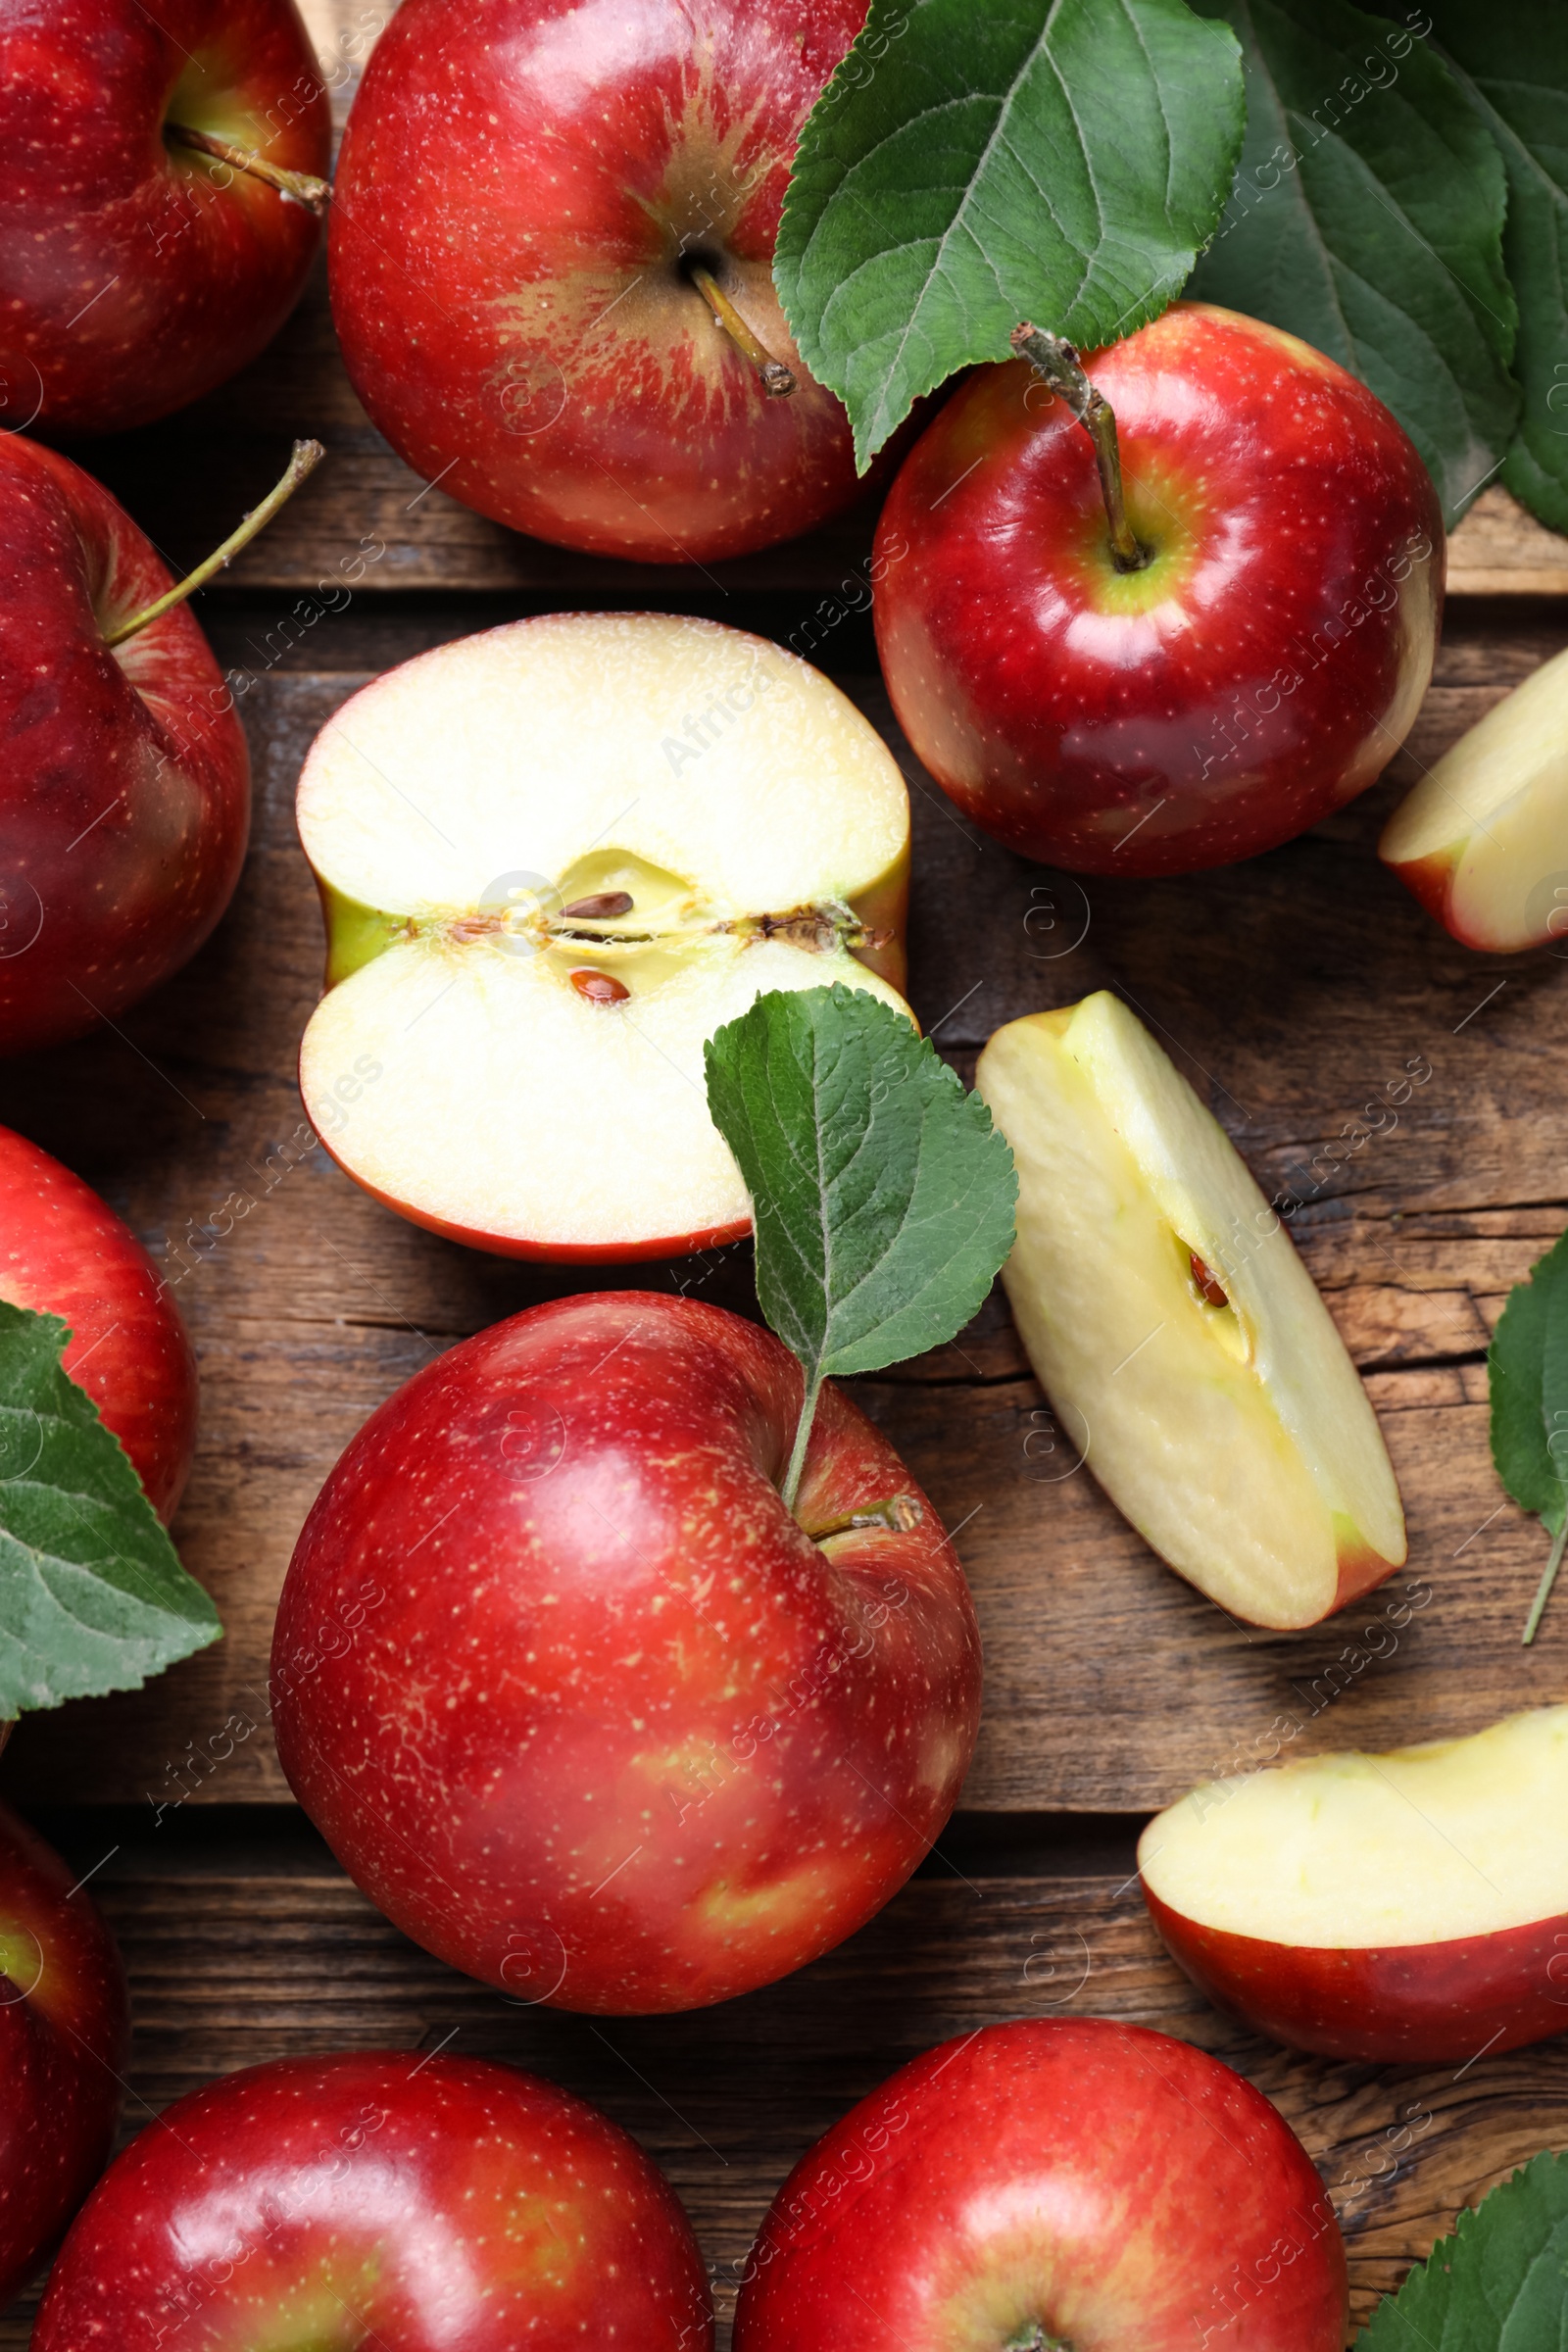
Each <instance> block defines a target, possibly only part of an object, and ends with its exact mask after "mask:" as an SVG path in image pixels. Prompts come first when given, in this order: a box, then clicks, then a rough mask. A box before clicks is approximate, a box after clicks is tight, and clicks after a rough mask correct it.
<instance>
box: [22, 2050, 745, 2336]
mask: <svg viewBox="0 0 1568 2352" xmlns="http://www.w3.org/2000/svg"><path fill="white" fill-rule="evenodd" d="M712 2340H713V2332H712V2318H711V2306H710V2301H709V2293H708V2281H707V2278H706V2276H705V2274H704V2270H703V2263H702V2258H701V2256H700V2255H699V2253H698V2251H697V2246H696V2242H695V2240H694V2239H693V2237H692V2233H691V2227H690V2224H689V2223H688V2222H687V2220H686V2217H685V2215H684V2213H683V2212H682V2211H681V2209H680V2206H679V2204H678V2202H677V2201H676V2198H675V2195H674V2192H673V2190H672V2189H671V2188H670V2187H669V2186H668V2184H667V2183H666V2182H665V2180H663V2179H662V2176H661V2175H660V2174H659V2173H658V2172H657V2171H656V2170H655V2168H654V2167H653V2165H652V2164H650V2162H649V2161H648V2159H647V2157H646V2156H645V2155H644V2154H643V2153H642V2150H641V2149H640V2148H639V2147H638V2146H637V2143H636V2142H635V2140H633V2139H632V2138H630V2137H629V2135H628V2134H627V2133H626V2132H624V2131H621V2130H620V2129H619V2128H618V2126H616V2125H614V2124H612V2123H611V2122H610V2121H609V2120H608V2118H606V2117H605V2116H603V2115H600V2114H599V2113H598V2111H597V2110H596V2109H595V2108H592V2107H590V2106H588V2105H587V2104H586V2103H585V2102H584V2101H583V2100H581V2099H577V2098H573V2097H572V2096H571V2095H570V2094H569V2092H567V2091H564V2090H559V2089H557V2087H556V2086H555V2084H554V2083H551V2082H541V2081H540V2080H539V2078H538V2077H537V2076H534V2075H524V2074H520V2073H518V2072H516V2071H515V2070H514V2069H513V2068H511V2067H506V2066H493V2065H490V2064H488V2063H487V2062H486V2061H485V2060H483V2059H472V2058H469V2059H465V2058H455V2057H421V2056H420V2055H419V2054H418V2052H417V2051H415V2050H400V2051H387V2050H377V2051H366V2052H358V2053H355V2054H354V2055H352V2056H341V2057H326V2058H285V2059H281V2060H279V2061H277V2062H276V2063H274V2064H273V2065H270V2066H255V2067H250V2068H248V2069H247V2070H246V2071H245V2072H244V2073H243V2074H238V2075H230V2076H228V2077H227V2078H226V2079H225V2080H223V2081H221V2082H209V2083H208V2084H207V2085H206V2086H205V2088H203V2089H201V2090H197V2091H192V2092H191V2093H190V2095H189V2096H188V2097H187V2098H183V2099H177V2100H176V2101H175V2102H174V2104H173V2106H172V2107H171V2108H169V2109H168V2110H166V2112H165V2113H164V2115H163V2116H162V2117H160V2118H159V2120H158V2121H157V2122H156V2123H153V2124H149V2125H148V2127H147V2129H146V2130H145V2131H143V2132H142V2133H141V2134H140V2135H139V2137H138V2138H136V2139H134V2140H133V2141H132V2142H131V2144H130V2146H129V2147H128V2148H127V2149H126V2150H125V2152H124V2154H123V2156H122V2157H121V2158H120V2160H119V2162H118V2163H117V2164H116V2165H115V2166H114V2167H113V2169H112V2170H111V2172H110V2173H109V2174H108V2176H107V2178H106V2179H105V2180H103V2181H102V2182H101V2184H100V2186H99V2188H98V2190H97V2192H96V2194H95V2195H94V2196H93V2197H92V2198H91V2200H90V2201H89V2203H88V2204H87V2206H86V2208H85V2210H84V2211H83V2213H82V2214H81V2216H80V2219H79V2220H78V2221H77V2223H76V2226H75V2228H74V2229H73V2230H72V2232H71V2235H70V2236H69V2238H68V2239H67V2240H66V2244H65V2247H64V2249H63V2250H62V2252H61V2256H60V2259H59V2261H58V2262H57V2263H56V2265H55V2267H54V2270H53V2272H52V2274H51V2276H50V2279H49V2285H48V2289H47V2291H46V2293H45V2295H44V2299H43V2303H42V2305H41V2307H40V2309H39V2313H38V2320H37V2325H36V2327H35V2328H34V2330H33V2336H32V2347H33V2352H89V2348H90V2352H107V2347H109V2346H110V2345H113V2346H114V2348H115V2352H156V2348H157V2347H159V2346H163V2347H165V2348H166V2352H167V2347H168V2346H169V2345H171V2344H176V2345H178V2346H180V2347H181V2352H238V2348H239V2347H240V2346H247V2347H250V2346H254V2347H256V2348H257V2352H260V2348H261V2347H262V2346H264V2345H265V2346H271V2347H276V2348H278V2352H281V2347H283V2346H287V2345H294V2346H300V2347H304V2346H307V2345H308V2346H311V2347H313V2348H314V2347H317V2346H319V2347H321V2348H322V2352H325V2347H327V2346H341V2347H343V2352H347V2347H349V2346H350V2345H364V2346H366V2347H385V2352H394V2348H395V2352H520V2348H521V2347H522V2346H523V2345H527V2346H528V2348H529V2352H580V2348H581V2347H584V2346H588V2345H612V2344H613V2345H616V2346H619V2345H624V2346H625V2347H626V2352H709V2347H711V2343H712Z"/></svg>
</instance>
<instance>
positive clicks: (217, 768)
mask: <svg viewBox="0 0 1568 2352" xmlns="http://www.w3.org/2000/svg"><path fill="white" fill-rule="evenodd" d="M171 584H172V583H171V575H170V573H169V572H168V571H167V570H166V569H165V567H164V565H163V564H162V563H161V562H160V561H159V559H158V557H157V556H156V555H155V554H154V552H153V550H152V548H151V547H150V546H149V544H148V542H147V540H146V539H145V538H144V537H143V536H142V533H141V532H140V531H139V530H138V529H137V528H136V525H135V524H134V523H133V522H132V521H131V519H130V516H129V515H127V514H126V513H125V512H124V510H123V507H121V506H120V505H119V504H118V503H117V502H116V501H115V500H114V499H113V498H111V497H110V495H109V493H108V491H107V490H105V489H104V488H103V487H102V485H101V484H100V483H98V482H95V481H94V480H93V479H92V476H91V475H90V474H87V473H83V472H82V470H81V468H80V467H79V466H73V464H72V463H71V461H70V460H69V459H68V458H63V457H60V456H59V455H57V453H56V452H55V451H53V450H49V449H44V448H42V447H40V446H39V445H38V444H37V443H36V442H31V441H26V440H24V439H23V438H22V437H21V436H20V435H17V434H12V435H8V436H0V740H3V741H4V743H5V747H6V751H5V761H4V765H3V767H0V1053H11V1054H15V1053H21V1052H23V1051H25V1050H26V1049H28V1048H31V1047H35V1046H51V1045H57V1044H59V1043H60V1042H61V1041H62V1040H64V1039H66V1038H71V1037H77V1036H80V1035H81V1034H83V1033H84V1032H85V1031H86V1030H88V1029H91V1028H92V1027H94V1025H95V1024H96V1023H97V1022H98V1021H99V1020H100V1019H101V1018H104V1017H107V1018H109V1019H111V1020H113V1019H116V1018H117V1017H118V1016H119V1015H120V1014H121V1013H122V1012H123V1011H124V1009H125V1007H126V1006H127V1005H132V1004H134V1003H135V1001H136V999H137V998H138V997H142V996H145V995H146V993H147V991H148V990H149V989H150V988H154V987H156V986H157V984H158V982H159V981H160V980H165V979H167V978H168V977H169V975H170V973H171V972H173V971H177V970H178V968H179V966H180V965H181V964H182V963H184V962H185V961H186V960H187V959H188V957H190V956H193V955H194V954H195V952H196V950H197V949H198V948H199V947H200V946H201V944H202V942H203V940H204V939H206V937H207V935H208V933H209V932H210V931H211V930H212V928H213V926H214V924H215V923H216V922H217V921H218V918H219V916H220V915H221V913H222V911H223V909H224V907H226V906H227V904H228V901H229V898H230V897H231V895H232V893H233V889H234V885H235V883H236V882H237V881H238V879H239V872H240V866H241V864H242V862H243V860H244V856H245V841H246V835H247V832H248V829H249V824H250V764H249V760H248V756H247V754H246V749H245V736H244V732H243V730H242V729H241V726H240V723H239V720H238V718H237V716H236V715H235V711H234V696H233V693H232V690H231V689H230V688H229V687H228V686H227V685H226V684H225V683H224V680H223V676H222V672H221V670H220V669H219V666H218V664H217V662H215V661H214V659H213V657H212V654H211V652H210V651H209V649H208V645H207V640H206V638H205V637H204V636H203V635H202V632H201V630H200V628H199V627H198V626H197V624H196V622H195V620H194V619H193V618H192V616H191V613H190V612H189V610H188V608H187V607H185V606H183V605H181V606H177V607H175V608H174V610H172V612H169V613H164V614H163V615H162V617H161V618H159V619H157V620H153V621H149V622H148V623H147V625H146V626H145V627H144V628H141V629H139V630H138V631H137V632H136V634H135V635H133V636H130V637H128V638H126V639H125V641H124V643H123V644H122V645H119V646H116V647H113V648H111V647H110V646H109V645H108V644H106V642H105V639H106V637H107V636H108V635H110V634H112V633H113V631H114V630H115V628H116V627H117V625H119V624H120V623H122V622H124V621H126V620H130V619H132V618H133V617H134V616H135V615H136V614H137V613H141V612H142V611H144V610H145V609H146V608H147V607H148V606H149V605H151V604H152V603H153V602H154V601H155V599H157V598H159V597H160V596H162V595H163V594H164V592H165V591H166V590H167V589H168V588H169V587H170V586H171Z"/></svg>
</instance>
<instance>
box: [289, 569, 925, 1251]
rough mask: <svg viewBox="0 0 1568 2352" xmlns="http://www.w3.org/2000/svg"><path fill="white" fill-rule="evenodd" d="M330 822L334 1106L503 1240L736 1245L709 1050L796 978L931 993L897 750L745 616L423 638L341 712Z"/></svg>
mask: <svg viewBox="0 0 1568 2352" xmlns="http://www.w3.org/2000/svg"><path fill="white" fill-rule="evenodd" d="M299 828H300V838H301V840H302V841H303V843H304V845H305V852H306V855H307V857H308V858H309V859H310V861H311V864H312V866H313V867H314V868H315V871H316V876H317V880H318V883H319V887H320V892H321V900H322V905H323V907H324V909H325V913H326V925H327V939H328V956H327V973H326V981H327V993H326V995H325V996H324V997H323V998H322V1000H321V1003H320V1004H319V1005H318V1007H317V1009H316V1011H315V1013H314V1014H313V1016H312V1018H311V1022H310V1026H309V1027H308V1029H307V1030H306V1032H305V1040H304V1044H303V1046H302V1048H301V1053H300V1087H301V1091H302V1093H303V1095H304V1098H305V1104H306V1108H307V1110H308V1111H309V1112H310V1115H311V1119H312V1121H313V1123H314V1124H315V1126H316V1128H317V1130H318V1132H319V1135H320V1137H321V1140H322V1142H323V1143H324V1144H325V1145H326V1147H327V1149H328V1151H329V1152H331V1153H332V1155H333V1157H334V1158H335V1159H336V1160H337V1161H338V1162H339V1164H340V1165H341V1166H342V1167H343V1168H345V1169H346V1170H347V1172H348V1173H349V1175H351V1176H352V1177H354V1178H355V1179H356V1181H357V1182H358V1183H360V1184H362V1185H364V1186H365V1187H366V1189H367V1191H368V1192H370V1193H373V1194H374V1195H375V1196H376V1198H377V1199H378V1200H380V1201H384V1202H385V1203H386V1204H387V1205H388V1206H389V1207H391V1208H394V1209H397V1210H398V1211H399V1212H400V1213H401V1214H402V1215H404V1216H406V1217H410V1218H412V1219H413V1220H414V1222H415V1223H416V1224H419V1225H426V1226H429V1227H431V1228H433V1229H434V1230H435V1231H436V1232H438V1233H443V1234H446V1235H448V1236H449V1237H451V1238H452V1239H454V1240H457V1241H463V1242H469V1243H472V1244H474V1245H475V1246H476V1247H478V1248H479V1249H482V1250H495V1251H498V1252H500V1253H501V1254H503V1255H510V1256H519V1257H545V1258H564V1259H577V1260H582V1259H613V1258H635V1257H651V1256H663V1255H667V1254H669V1253H670V1252H672V1251H677V1250H694V1249H699V1248H704V1247H707V1246H709V1245H711V1244H714V1243H718V1242H723V1241H732V1240H734V1239H735V1238H737V1237H738V1236H739V1235H741V1234H743V1233H745V1232H746V1231H747V1230H748V1228H749V1224H750V1212H749V1207H748V1202H747V1196H746V1188H745V1186H744V1185H743V1184H742V1182H741V1177H740V1171H739V1169H738V1168H737V1167H736V1165H735V1162H734V1159H733V1158H732V1156H731V1154H730V1152H729V1149H728V1147H727V1146H726V1145H725V1143H724V1142H723V1141H722V1139H721V1137H720V1136H719V1134H718V1132H717V1130H716V1129H715V1128H714V1126H713V1124H712V1121H711V1118H710V1117H709V1113H708V1099H707V1094H706V1091H705V1085H704V1074H703V1045H704V1042H705V1040H706V1039H707V1038H708V1037H710V1036H711V1033H712V1032H713V1030H715V1029H716V1028H718V1027H719V1025H720V1024H721V1023H722V1022H724V1021H728V1020H730V1019H732V1018H733V1017H734V1016H735V1015H736V1014H738V1013H741V1012H744V1011H745V1010H746V1008H747V1006H748V1005H750V1004H751V1003H752V1001H753V999H754V998H755V997H757V996H758V995H760V993H761V992H763V991H764V990H768V989H805V988H815V987H818V986H827V985H830V984H831V983H832V982H834V981H843V982H846V983H848V984H850V985H853V986H856V987H858V988H862V989H865V990H867V991H868V992H869V993H871V994H872V995H875V996H878V997H881V998H883V999H884V1000H886V1001H887V1002H889V1003H891V1004H893V1005H897V1006H898V1007H899V1008H900V1009H901V1010H903V1011H907V1006H906V1005H905V1004H904V1000H903V998H902V996H900V994H899V993H898V992H899V989H900V988H901V987H902V985H903V980H904V968H905V967H904V945H903V941H904V913H905V902H906V897H907V872H908V839H909V804H908V794H907V790H906V787H905V783H904V778H903V776H902V775H901V773H900V771H899V768H898V766H897V763H896V762H895V760H894V759H893V757H892V755H891V753H890V752H889V751H888V749H887V747H886V745H885V744H884V743H883V741H882V739H881V737H880V736H879V735H878V734H877V733H876V731H875V729H874V728H873V727H871V726H870V725H869V724H868V723H867V721H866V720H865V719H863V718H862V717H861V716H860V715H859V713H858V711H856V709H855V707H854V705H853V704H851V703H850V702H849V701H847V700H846V698H845V697H844V696H843V695H842V694H841V693H840V692H839V691H838V689H837V687H835V686H832V685H830V684H829V683H828V681H827V679H826V678H824V677H823V676H821V674H820V673H819V672H818V671H816V670H814V669H812V668H811V667H810V666H809V663H807V662H802V661H800V660H798V659H797V658H796V656H794V655H793V654H789V653H785V652H784V651H783V650H782V649H781V648H780V647H778V646H776V645H772V644H770V643H769V642H767V641H766V640H765V639H763V638H760V637H753V636H749V635H747V634H745V633H744V632H742V631H741V630H738V629H729V628H723V627H720V626H719V625H718V624H717V623H715V622H711V621H705V620H686V619H676V618H671V617H667V616H665V615H662V614H658V613H606V614H594V613H559V614H553V615H551V616H550V617H548V618H545V619H539V620H521V621H514V622H512V623H510V624H509V625H508V626H506V627H505V628H499V629H491V630H488V631H486V632H485V633H484V634H483V635H481V636H477V637H467V638H464V639H461V640H460V641H459V642H457V643H455V644H452V645H445V646H441V647H438V648H437V649H436V650H435V651H434V652H433V653H428V654H422V655H420V656H419V657H418V658H417V660H415V661H413V662H405V663H404V664H403V665H402V667H401V668H398V669H394V670H391V671H389V672H388V674H387V675H386V676H385V677H382V678H378V679H377V680H376V681H375V682H374V684H373V685H370V686H367V687H366V688H365V689H364V690H363V691H362V692H361V693H359V694H357V695H355V696H354V697H353V699H352V700H351V701H350V702H348V703H346V704H345V705H344V707H343V709H342V710H341V711H338V712H337V714H336V715H335V716H334V717H333V718H331V719H330V720H328V722H327V724H326V725H325V726H324V727H323V728H322V730H321V732H320V734H319V736H318V737H317V740H316V742H315V744H314V746H313V747H312V749H311V752H310V755H309V757H308V759H307V760H306V762H305V767H304V771H303V773H302V775H301V777H300V786H299Z"/></svg>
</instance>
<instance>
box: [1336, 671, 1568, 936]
mask: <svg viewBox="0 0 1568 2352" xmlns="http://www.w3.org/2000/svg"><path fill="white" fill-rule="evenodd" d="M1378 856H1379V857H1380V858H1382V860H1383V862H1384V864H1385V865H1389V866H1392V867H1393V868H1394V871H1395V872H1396V873H1397V875H1398V877H1399V879H1400V881H1401V882H1402V883H1403V884H1404V885H1405V887H1406V889H1408V890H1410V891H1412V892H1413V893H1414V894H1415V896H1416V897H1417V898H1418V899H1419V900H1420V902H1421V904H1422V906H1423V907H1426V908H1427V909H1428V911H1429V912H1430V913H1432V914H1435V915H1436V916H1437V918H1438V920H1439V922H1441V923H1446V925H1447V927H1448V929H1449V930H1450V931H1451V932H1452V933H1453V936H1454V938H1455V939H1457V940H1462V941H1463V943H1464V945H1465V946H1466V947H1467V948H1479V949H1481V950H1482V952H1483V953H1484V954H1488V955H1498V954H1501V955H1508V954H1511V953H1512V952H1513V951H1514V950H1516V949H1519V948H1535V947H1540V946H1541V945H1542V943H1543V942H1544V941H1545V940H1548V939H1561V938H1563V937H1564V936H1565V935H1568V653H1562V654H1557V655H1556V656H1554V657H1553V659H1552V660H1551V661H1550V662H1543V663H1542V666H1541V667H1540V668H1539V669H1538V670H1535V671H1534V672H1532V674H1531V675H1530V676H1529V677H1528V678H1526V680H1525V682H1524V684H1523V685H1522V686H1516V687H1515V688H1514V690H1513V692H1512V694H1510V695H1507V696H1505V697H1504V699H1503V700H1502V701H1501V702H1500V703H1498V704H1496V705H1495V708H1494V709H1492V710H1491V711H1488V712H1487V715H1486V717H1485V718H1483V719H1479V720H1478V721H1477V722H1476V724H1475V725H1474V726H1473V727H1472V728H1471V729H1470V731H1469V733H1468V734H1467V735H1461V736H1460V738H1459V740H1458V742H1457V743H1456V744H1454V745H1452V746H1451V748H1450V749H1449V750H1448V751H1446V752H1445V753H1444V755H1443V758H1442V759H1441V760H1439V761H1438V764H1437V766H1436V767H1434V768H1432V769H1431V770H1430V771H1429V773H1428V774H1426V775H1424V776H1423V777H1422V779H1421V781H1420V783H1419V784H1417V785H1416V787H1415V789H1414V791H1413V792H1411V793H1409V794H1408V795H1407V796H1406V798H1405V799H1404V800H1402V801H1401V802H1400V803H1399V806H1398V808H1397V809H1396V810H1395V811H1394V814H1393V815H1392V816H1391V817H1390V819H1389V821H1388V823H1387V825H1385V827H1384V829H1383V838H1382V840H1381V841H1380V842H1379V843H1378Z"/></svg>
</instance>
